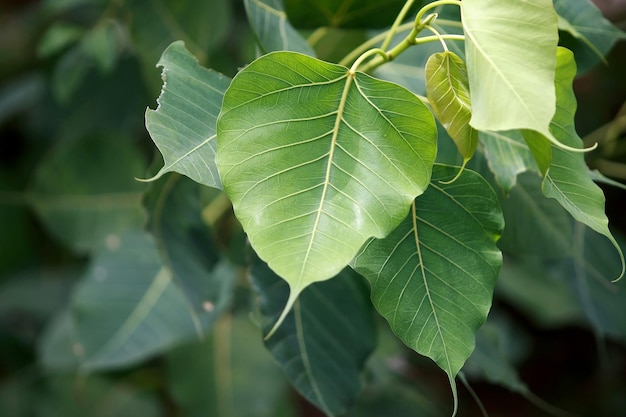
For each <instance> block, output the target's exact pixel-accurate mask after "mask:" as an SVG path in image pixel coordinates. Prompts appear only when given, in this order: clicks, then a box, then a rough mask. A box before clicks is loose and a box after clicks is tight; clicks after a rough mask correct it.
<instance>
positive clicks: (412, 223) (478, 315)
mask: <svg viewBox="0 0 626 417" xmlns="http://www.w3.org/2000/svg"><path fill="white" fill-rule="evenodd" d="M457 170H458V168H456V167H448V166H443V165H436V166H435V169H434V170H433V179H432V182H431V185H430V187H429V188H428V189H427V190H426V192H425V193H424V195H423V196H421V197H419V198H418V199H416V200H415V203H414V205H413V208H412V212H411V214H410V215H409V216H408V217H407V218H406V219H405V220H404V221H403V222H402V224H401V225H400V226H398V227H397V228H396V229H395V230H394V231H393V232H392V233H391V234H390V235H389V236H388V237H387V238H385V239H372V240H371V241H370V242H368V243H367V244H366V245H365V246H364V247H363V249H362V250H361V252H360V253H359V254H358V255H357V257H356V258H355V259H354V261H353V266H354V268H355V269H356V271H357V272H359V273H361V274H362V275H363V276H365V277H366V278H367V279H368V280H369V281H370V284H371V286H372V302H373V303H374V306H375V307H376V309H377V310H378V311H379V313H380V314H381V315H382V316H383V317H385V318H386V319H387V321H388V322H389V324H390V325H391V328H392V330H393V331H394V333H395V334H396V335H397V336H398V337H399V338H400V339H401V340H402V341H403V342H404V343H405V344H406V345H407V346H409V347H411V348H412V349H414V350H415V351H416V352H418V353H420V354H422V355H425V356H428V357H429V358H431V359H432V360H434V361H435V362H436V363H437V365H439V367H440V368H441V369H443V370H444V371H445V372H446V373H447V374H448V377H449V379H450V385H451V386H452V389H453V394H454V397H455V410H456V402H457V401H456V388H455V384H454V378H455V376H456V375H457V373H458V372H459V370H460V369H461V367H462V366H463V363H464V362H465V360H466V359H467V358H468V357H469V355H470V354H471V353H472V350H473V349H474V335H475V333H476V331H477V330H478V328H479V327H480V326H481V325H482V323H483V322H484V321H485V319H486V318H487V313H488V312H489V308H490V306H491V299H492V293H493V288H494V285H495V282H496V277H497V276H498V271H499V269H500V265H501V263H502V256H501V254H500V251H499V250H498V248H497V247H496V244H495V242H496V240H497V239H498V237H499V236H500V234H501V233H502V229H503V227H504V222H503V219H502V213H501V211H500V206H499V204H498V200H497V197H496V195H495V194H494V192H493V190H492V189H491V187H490V186H489V184H488V183H487V182H486V181H485V180H484V179H483V178H482V177H480V175H478V174H476V173H475V172H472V171H469V170H465V171H463V173H462V174H461V175H460V176H459V178H458V179H457V180H456V181H455V182H453V183H452V184H445V183H442V182H441V181H445V180H449V179H451V178H453V177H454V175H455V174H456V171H457Z"/></svg>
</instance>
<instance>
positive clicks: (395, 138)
mask: <svg viewBox="0 0 626 417" xmlns="http://www.w3.org/2000/svg"><path fill="white" fill-rule="evenodd" d="M217 140H218V152H217V164H218V168H219V171H220V175H221V177H222V181H223V184H224V189H225V191H226V193H227V194H228V196H229V198H230V199H231V201H232V202H233V208H234V210H235V214H236V215H237V217H238V219H239V220H240V221H241V223H242V225H243V227H244V230H245V231H246V232H247V233H248V237H249V239H250V242H251V244H252V247H253V248H254V249H255V251H256V252H257V253H258V254H259V256H260V257H261V259H263V260H265V261H266V262H268V263H269V265H270V267H271V268H272V269H273V270H274V271H275V272H276V273H277V274H278V275H280V276H281V277H283V278H284V279H285V280H287V282H288V283H289V286H290V288H291V296H290V298H289V301H288V304H287V307H286V308H285V312H284V313H285V314H286V313H287V311H288V310H289V307H290V305H291V304H292V303H293V302H294V301H295V299H296V298H297V295H298V293H300V292H301V291H302V290H303V289H304V288H305V287H307V286H308V285H310V284H312V283H313V282H316V281H323V280H326V279H329V278H332V277H333V276H335V275H336V274H338V273H339V272H340V271H341V270H342V269H343V268H344V266H346V265H347V264H348V263H349V262H350V261H351V260H352V258H353V257H354V255H356V253H357V252H358V250H359V248H360V247H361V246H362V245H363V243H365V241H366V240H367V239H369V238H370V237H372V236H375V237H379V238H381V237H384V236H386V235H387V234H388V233H389V232H390V231H391V230H393V229H394V228H395V227H396V226H397V225H398V224H399V223H400V222H401V221H402V219H404V218H405V217H406V214H407V212H408V209H409V207H410V204H411V202H412V201H413V199H414V198H415V197H416V196H417V195H420V194H421V193H422V192H423V191H424V189H425V188H426V187H427V186H428V182H429V179H430V171H431V167H432V164H433V160H434V158H435V154H436V127H435V124H434V120H433V116H432V114H431V112H430V111H429V110H428V109H427V108H426V106H425V105H424V104H423V103H422V102H421V101H420V100H419V99H418V98H417V97H416V96H415V95H414V94H412V93H411V92H409V91H407V90H405V89H404V88H402V87H400V86H398V85H395V84H391V83H388V82H384V81H380V80H377V79H374V78H372V77H370V76H368V75H366V74H363V73H358V72H357V73H352V72H350V71H349V70H348V69H347V68H345V67H342V66H339V65H334V64H330V63H326V62H323V61H320V60H317V59H315V58H311V57H308V56H305V55H301V54H297V53H292V52H275V53H272V54H269V55H266V56H264V57H261V58H260V59H258V60H256V61H254V62H253V63H251V64H250V65H249V66H248V67H246V68H245V69H244V70H242V71H241V72H240V73H239V74H238V75H237V76H236V77H235V78H234V79H233V82H232V84H231V86H230V87H229V89H228V91H227V92H226V95H225V97H224V104H223V108H222V113H221V115H220V118H219V120H218V137H217Z"/></svg>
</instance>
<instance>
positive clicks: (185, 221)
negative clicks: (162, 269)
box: [145, 174, 234, 314]
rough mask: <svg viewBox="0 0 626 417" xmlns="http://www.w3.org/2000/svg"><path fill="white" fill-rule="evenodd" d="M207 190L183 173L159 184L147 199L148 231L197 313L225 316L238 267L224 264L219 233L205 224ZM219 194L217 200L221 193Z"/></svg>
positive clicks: (165, 263) (171, 176)
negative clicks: (204, 194)
mask: <svg viewBox="0 0 626 417" xmlns="http://www.w3.org/2000/svg"><path fill="white" fill-rule="evenodd" d="M202 187H203V186H202V185H200V184H198V183H196V182H193V181H191V180H190V179H188V178H186V177H183V176H180V175H176V174H174V175H169V176H167V177H165V178H164V179H163V180H161V181H159V182H158V183H155V184H154V186H153V187H152V188H151V189H150V191H149V193H148V194H147V197H146V202H145V204H146V207H147V209H148V211H149V213H150V215H149V223H148V228H149V230H151V231H152V234H153V236H154V238H155V240H156V242H157V246H158V247H159V250H160V253H161V259H162V262H163V264H164V265H165V266H167V267H168V268H169V270H170V272H171V273H172V274H173V278H174V280H175V281H176V283H177V284H178V285H180V287H181V289H182V290H183V292H184V294H185V296H186V297H187V299H188V300H189V303H190V306H191V308H192V310H194V311H196V312H201V311H204V310H207V309H209V310H211V311H214V312H215V314H219V313H220V312H222V311H223V310H224V309H225V308H226V307H227V306H228V305H229V304H230V299H231V293H232V290H233V283H234V278H233V272H232V270H229V269H232V267H229V266H228V265H226V262H225V261H221V255H222V254H221V253H220V251H219V248H218V246H217V243H216V241H215V236H214V233H215V232H214V231H213V230H211V229H210V228H209V227H207V226H206V225H205V224H204V223H203V219H202V215H201V213H202V205H201V202H200V192H201V188H202ZM212 191H214V193H213V194H214V196H215V198H219V197H220V196H221V195H220V194H219V193H218V192H217V191H216V190H212Z"/></svg>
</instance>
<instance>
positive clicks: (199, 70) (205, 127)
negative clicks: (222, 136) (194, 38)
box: [146, 41, 230, 188]
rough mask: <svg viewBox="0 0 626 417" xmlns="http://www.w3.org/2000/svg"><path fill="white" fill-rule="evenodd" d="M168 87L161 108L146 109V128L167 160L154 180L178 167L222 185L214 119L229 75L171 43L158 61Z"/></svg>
mask: <svg viewBox="0 0 626 417" xmlns="http://www.w3.org/2000/svg"><path fill="white" fill-rule="evenodd" d="M158 65H159V66H161V67H163V90H162V91H161V95H160V97H159V98H158V100H157V101H158V103H159V105H158V107H157V109H156V110H151V109H147V110H146V128H147V129H148V132H150V136H151V137H152V140H153V141H154V143H155V144H156V146H157V147H158V148H159V150H160V151H161V153H162V154H163V159H164V160H165V165H164V166H163V168H161V170H160V171H159V172H158V173H157V174H156V175H155V176H154V177H153V178H151V179H150V180H155V179H157V178H159V177H161V176H162V175H163V174H165V173H166V172H170V171H176V172H179V173H181V174H183V175H186V176H188V177H189V178H191V179H192V180H194V181H197V182H199V183H201V184H204V185H207V186H209V187H215V188H221V182H220V177H219V174H218V172H217V167H216V165H215V147H216V145H215V120H216V119H217V116H218V114H219V111H220V107H221V105H222V98H223V96H224V91H226V88H227V87H228V84H229V83H230V80H229V78H228V77H225V76H223V75H221V74H219V73H217V72H215V71H212V70H210V69H206V68H203V67H201V66H200V65H199V64H198V61H197V60H196V58H195V57H194V56H193V55H191V53H189V51H187V50H186V49H185V46H184V44H183V42H181V41H178V42H174V43H173V44H171V45H170V46H169V47H167V49H166V50H165V51H163V55H162V56H161V59H160V60H159V64H158Z"/></svg>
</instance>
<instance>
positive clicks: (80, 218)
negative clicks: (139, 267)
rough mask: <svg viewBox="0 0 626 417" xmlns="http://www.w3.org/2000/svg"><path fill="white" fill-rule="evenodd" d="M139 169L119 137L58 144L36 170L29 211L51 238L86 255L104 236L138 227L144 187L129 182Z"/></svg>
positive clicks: (136, 154)
mask: <svg viewBox="0 0 626 417" xmlns="http://www.w3.org/2000/svg"><path fill="white" fill-rule="evenodd" d="M95 156H97V157H95ZM144 170H145V167H144V161H143V158H142V156H141V155H140V154H139V152H138V151H137V149H135V147H134V146H133V145H132V143H131V142H130V141H128V140H127V139H126V138H124V137H115V136H96V137H84V138H81V139H80V140H72V141H63V142H61V143H59V145H58V146H57V147H56V149H54V151H53V152H52V153H51V154H50V155H48V157H47V158H46V159H45V160H43V161H42V162H41V164H40V165H39V166H38V167H37V172H36V173H35V181H34V186H33V188H32V194H33V195H32V198H33V206H34V208H35V211H36V213H37V215H38V216H39V218H40V219H41V220H42V222H43V224H44V225H45V227H46V228H47V229H48V230H49V231H50V233H52V235H53V236H54V237H55V238H57V239H58V240H59V241H60V242H62V243H64V244H65V245H67V246H68V247H70V248H72V249H73V250H74V251H76V252H79V253H85V252H90V251H93V250H95V249H96V248H98V247H100V246H101V245H102V242H103V241H104V240H105V238H106V237H107V236H108V235H110V234H115V233H118V232H121V231H123V230H128V229H140V228H141V227H142V226H143V223H144V222H145V218H144V213H143V211H142V209H141V195H142V191H143V190H144V189H145V185H143V184H141V183H138V182H137V181H135V180H134V179H133V177H135V176H138V175H141V174H142V173H143V172H144Z"/></svg>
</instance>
